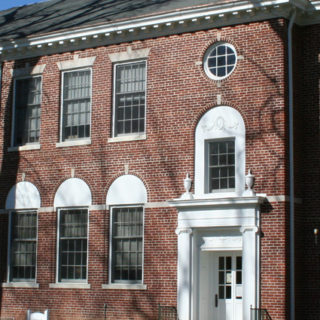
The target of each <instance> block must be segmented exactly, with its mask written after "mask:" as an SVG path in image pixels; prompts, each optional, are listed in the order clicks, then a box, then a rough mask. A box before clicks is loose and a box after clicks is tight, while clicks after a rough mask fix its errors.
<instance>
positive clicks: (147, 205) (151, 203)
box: [144, 201, 170, 209]
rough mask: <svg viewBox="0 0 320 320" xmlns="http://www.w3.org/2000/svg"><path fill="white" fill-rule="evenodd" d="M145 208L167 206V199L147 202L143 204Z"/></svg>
mask: <svg viewBox="0 0 320 320" xmlns="http://www.w3.org/2000/svg"><path fill="white" fill-rule="evenodd" d="M144 207H145V208H150V209H152V208H169V207H170V205H169V203H168V202H167V201H163V202H147V203H146V204H145V206H144Z"/></svg>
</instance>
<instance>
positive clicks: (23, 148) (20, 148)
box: [8, 143, 41, 152]
mask: <svg viewBox="0 0 320 320" xmlns="http://www.w3.org/2000/svg"><path fill="white" fill-rule="evenodd" d="M40 149H41V145H40V143H32V144H26V145H24V146H17V147H9V148H8V152H15V151H30V150H40Z"/></svg>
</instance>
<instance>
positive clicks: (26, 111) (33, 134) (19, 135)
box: [13, 77, 41, 146]
mask: <svg viewBox="0 0 320 320" xmlns="http://www.w3.org/2000/svg"><path fill="white" fill-rule="evenodd" d="M40 105H41V77H33V78H24V79H16V80H15V113H14V134H13V143H14V145H15V146H21V145H25V144H28V143H36V142H39V137H40V114H41V108H40Z"/></svg>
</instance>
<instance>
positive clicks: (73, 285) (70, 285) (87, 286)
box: [49, 282, 91, 289]
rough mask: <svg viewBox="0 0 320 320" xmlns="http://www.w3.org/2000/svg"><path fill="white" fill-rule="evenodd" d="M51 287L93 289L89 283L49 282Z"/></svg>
mask: <svg viewBox="0 0 320 320" xmlns="http://www.w3.org/2000/svg"><path fill="white" fill-rule="evenodd" d="M49 288H50V289H91V284H89V283H70V282H69V283H64V282H61V283H49Z"/></svg>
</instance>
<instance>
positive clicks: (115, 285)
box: [102, 204, 145, 289]
mask: <svg viewBox="0 0 320 320" xmlns="http://www.w3.org/2000/svg"><path fill="white" fill-rule="evenodd" d="M117 208H142V230H143V235H142V276H141V281H136V282H134V281H132V282H129V281H128V282H126V281H125V280H124V281H123V282H112V271H113V269H112V246H113V244H112V226H113V212H112V211H113V209H117ZM109 212H110V232H109V275H108V282H109V283H108V284H107V285H102V286H103V288H104V289H129V288H131V289H135V288H136V289H144V288H145V287H144V254H145V250H144V235H145V232H144V231H145V230H144V227H145V207H144V204H135V205H121V206H117V205H114V206H110V208H109Z"/></svg>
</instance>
